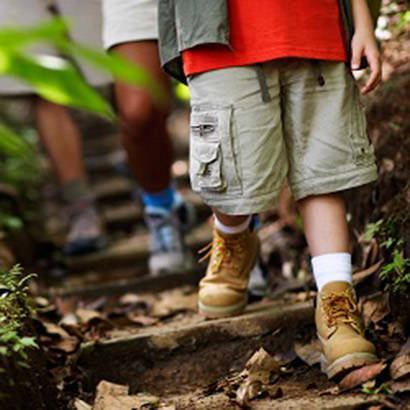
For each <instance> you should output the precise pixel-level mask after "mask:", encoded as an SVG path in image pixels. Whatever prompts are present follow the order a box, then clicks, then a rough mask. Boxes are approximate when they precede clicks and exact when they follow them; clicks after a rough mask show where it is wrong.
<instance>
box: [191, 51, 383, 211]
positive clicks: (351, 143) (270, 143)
mask: <svg viewBox="0 0 410 410" xmlns="http://www.w3.org/2000/svg"><path fill="white" fill-rule="evenodd" d="M262 69H263V72H264V73H265V80H266V85H267V88H268V90H269V95H270V101H269V102H263V101H262V97H261V82H260V80H258V76H257V70H256V68H255V66H243V67H233V68H225V69H221V70H214V71H209V72H206V73H202V74H199V75H194V76H192V77H190V78H189V80H188V82H189V89H190V92H191V106H192V110H191V131H190V140H191V141H190V144H191V145H190V176H191V184H192V188H193V190H194V191H196V192H198V193H199V194H200V195H201V197H202V198H203V200H204V201H205V202H206V203H207V204H208V205H210V206H212V207H215V208H217V209H218V210H219V211H221V212H223V213H226V214H231V215H240V214H252V213H257V212H261V211H265V210H268V209H270V208H272V206H273V205H274V203H275V200H276V199H277V198H278V196H279V192H280V188H281V185H282V183H283V182H284V180H285V178H287V179H288V183H289V185H290V188H291V190H292V193H293V196H294V198H295V199H297V200H298V199H301V198H305V197H307V196H310V195H318V194H325V193H331V192H336V191H342V190H346V189H349V188H353V187H357V186H359V185H363V184H366V183H368V182H371V181H373V180H375V179H376V177H377V170H376V165H375V157H374V150H373V147H372V146H371V145H370V143H369V139H368V135H367V131H366V118H365V114H364V112H363V109H362V107H361V104H360V101H359V92H358V88H357V86H356V83H355V81H354V79H353V77H352V75H351V72H350V69H349V68H348V67H347V66H346V65H345V64H344V63H339V62H322V61H321V62H319V64H317V63H316V64H314V63H313V62H312V61H311V60H303V59H284V60H275V61H272V62H268V63H264V64H263V65H262ZM318 73H320V74H321V75H322V76H323V78H324V80H325V84H324V85H322V86H321V85H320V84H319V81H318Z"/></svg>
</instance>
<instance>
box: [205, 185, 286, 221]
mask: <svg viewBox="0 0 410 410" xmlns="http://www.w3.org/2000/svg"><path fill="white" fill-rule="evenodd" d="M279 194H280V188H278V189H276V190H274V191H273V192H269V193H267V194H263V195H258V196H253V197H251V198H249V197H245V196H243V195H242V196H239V195H238V196H236V197H234V196H231V197H229V198H228V199H227V198H225V199H224V198H220V199H215V198H207V197H206V196H204V195H203V194H202V193H199V195H200V196H201V198H202V200H203V201H204V202H205V203H206V204H207V205H209V206H210V207H212V208H216V209H217V210H218V211H220V212H222V213H224V214H227V215H251V214H257V213H259V212H264V211H268V210H270V209H272V207H274V206H275V205H276V203H277V201H278V197H279Z"/></svg>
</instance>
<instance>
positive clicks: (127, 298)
mask: <svg viewBox="0 0 410 410" xmlns="http://www.w3.org/2000/svg"><path fill="white" fill-rule="evenodd" d="M141 302H142V303H143V302H144V299H143V298H142V297H141V295H136V294H135V293H126V294H125V295H123V296H121V297H120V299H119V300H118V303H119V304H120V305H123V306H124V305H137V304H139V303H141Z"/></svg>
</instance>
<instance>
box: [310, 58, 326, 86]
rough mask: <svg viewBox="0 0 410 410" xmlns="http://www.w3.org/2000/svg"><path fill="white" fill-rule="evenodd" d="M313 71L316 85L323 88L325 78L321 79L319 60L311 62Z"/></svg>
mask: <svg viewBox="0 0 410 410" xmlns="http://www.w3.org/2000/svg"><path fill="white" fill-rule="evenodd" d="M312 66H313V71H314V73H315V78H316V79H317V82H318V84H319V85H320V86H321V87H323V86H324V85H325V84H326V81H325V77H323V74H322V70H321V68H320V61H319V60H312Z"/></svg>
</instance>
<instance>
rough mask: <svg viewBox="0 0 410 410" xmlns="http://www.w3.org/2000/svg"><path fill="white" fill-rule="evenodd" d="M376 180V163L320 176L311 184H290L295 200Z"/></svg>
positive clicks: (343, 189)
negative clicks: (349, 170)
mask: <svg viewBox="0 0 410 410" xmlns="http://www.w3.org/2000/svg"><path fill="white" fill-rule="evenodd" d="M375 180H377V167H376V165H371V166H363V167H360V168H355V169H353V170H352V171H351V172H347V173H346V171H344V173H343V174H341V175H331V176H328V177H325V178H318V179H315V180H314V181H311V182H310V184H309V185H307V184H306V182H307V181H305V182H303V183H299V184H290V185H291V191H292V195H293V197H294V198H295V200H296V201H298V200H300V199H303V198H306V197H308V196H310V195H322V194H330V193H332V192H339V191H345V190H348V189H351V188H356V187H358V186H361V185H366V184H368V183H370V182H373V181H375Z"/></svg>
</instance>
